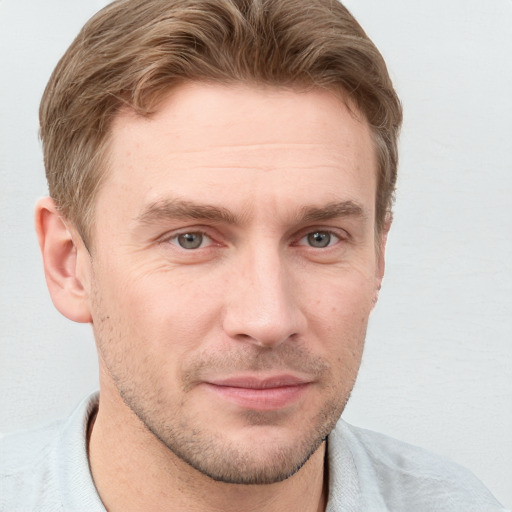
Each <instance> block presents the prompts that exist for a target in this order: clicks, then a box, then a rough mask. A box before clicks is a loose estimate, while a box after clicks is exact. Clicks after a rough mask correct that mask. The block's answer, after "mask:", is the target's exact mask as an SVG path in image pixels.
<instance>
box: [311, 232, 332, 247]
mask: <svg viewBox="0 0 512 512" xmlns="http://www.w3.org/2000/svg"><path fill="white" fill-rule="evenodd" d="M307 240H308V244H309V245H310V246H311V247H320V248H322V247H327V246H328V245H330V243H331V233H329V232H328V231H315V232H313V233H309V235H307Z"/></svg>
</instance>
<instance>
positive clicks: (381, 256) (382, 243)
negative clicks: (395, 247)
mask: <svg viewBox="0 0 512 512" xmlns="http://www.w3.org/2000/svg"><path fill="white" fill-rule="evenodd" d="M392 220H393V217H392V215H391V214H388V215H387V216H386V219H385V221H384V226H383V227H382V231H381V232H380V233H379V234H378V235H377V237H378V238H377V243H378V246H377V265H376V267H375V296H374V298H373V305H374V306H375V304H377V300H378V299H379V291H380V288H381V286H382V279H383V278H384V272H385V270H386V243H387V240H388V233H389V229H390V228H391V222H392Z"/></svg>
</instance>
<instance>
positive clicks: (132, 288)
mask: <svg viewBox="0 0 512 512" xmlns="http://www.w3.org/2000/svg"><path fill="white" fill-rule="evenodd" d="M97 288H100V285H99V283H98V285H97ZM100 289H101V291H102V297H101V299H102V300H101V301H97V302H101V306H100V307H96V308H95V309H96V310H97V314H96V317H97V318H102V317H105V315H106V312H107V311H108V317H109V320H110V321H109V324H110V327H109V330H110V331H112V330H113V329H116V330H117V331H118V332H119V333H122V336H120V337H122V338H123V341H122V343H123V344H124V345H126V346H127V345H135V346H136V347H137V348H138V350H139V351H140V353H141V354H142V353H145V354H148V355H150V354H151V353H154V355H155V357H159V355H160V356H162V355H163V354H165V353H169V352H171V353H172V354H173V355H174V356H178V357H179V354H180V353H184V352H187V351H189V350H193V349H195V348H197V345H198V343H199V341H200V340H201V339H204V338H205V337H206V335H207V333H208V332H209V331H211V329H212V327H213V325H214V324H215V322H218V321H219V320H218V319H219V317H220V315H219V309H220V308H221V304H220V300H221V297H222V296H223V294H222V292H221V291H220V290H219V287H218V286H216V287H212V286H208V283H207V279H200V278H197V279H190V276H182V275H179V273H178V272H158V271H152V272H139V273H137V272H134V271H132V272H130V273H129V274H128V277H126V275H125V274H123V273H119V272H118V273H117V275H116V274H112V273H111V275H110V276H109V278H108V279H107V280H104V281H103V282H102V283H101V288H100ZM213 290H215V291H213ZM118 337H119V336H118Z"/></svg>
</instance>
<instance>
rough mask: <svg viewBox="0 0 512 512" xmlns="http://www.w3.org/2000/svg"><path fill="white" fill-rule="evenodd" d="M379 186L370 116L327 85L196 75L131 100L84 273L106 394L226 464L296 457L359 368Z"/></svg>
mask: <svg viewBox="0 0 512 512" xmlns="http://www.w3.org/2000/svg"><path fill="white" fill-rule="evenodd" d="M375 193H376V160H375V155H374V149H373V145H372V141H371V136H370V131H369V128H368V126H367V124H366V123H365V122H362V121H361V120H357V119H356V118H355V117H354V116H353V115H352V114H351V113H350V112H349V111H348V109H347V107H346V106H345V105H344V104H343V102H342V101H340V100H339V99H337V98H336V97H335V96H334V94H332V93H329V92H326V91H320V90H314V91H310V92H307V93H299V92H293V91H290V90H281V89H275V88H267V89H263V88H259V89H258V88H251V87H245V86H236V87H234V86H233V87H224V86H219V85H210V86H208V85H204V84H203V85H201V84H189V85H186V86H181V87H180V88H178V89H176V90H175V91H173V92H172V93H171V94H170V95H169V96H168V98H167V99H166V100H165V101H164V102H163V104H162V105H161V107H160V108H159V110H158V113H157V114H156V115H154V116H153V117H151V118H149V119H147V118H141V117H137V116H136V115H135V114H133V113H130V112H124V113H122V114H121V115H120V116H119V117H118V118H117V119H116V120H115V122H114V125H113V132H112V142H111V159H110V170H109V174H108V176H107V178H106V180H105V182H104V183H103V185H102V189H101V191H100V193H99V196H98V200H97V207H96V220H95V226H94V229H93V250H92V257H91V266H90V276H89V279H90V280H89V287H90V290H89V291H90V309H91V314H92V318H93V325H94V331H95V336H96V340H97V345H98V351H99V356H100V367H101V370H102V383H101V384H102V388H101V389H102V391H101V392H102V403H105V404H106V403H108V402H109V400H114V401H115V400H117V401H118V402H119V403H122V407H124V408H125V410H126V412H127V414H132V411H133V412H134V413H135V414H136V415H137V416H138V418H139V419H140V420H141V421H142V422H143V423H144V425H145V426H146V427H147V428H148V429H149V430H150V431H151V432H152V433H153V434H154V435H156V436H157V437H158V438H159V439H160V440H161V441H162V442H163V443H164V444H165V445H166V446H167V447H168V448H169V449H170V450H171V451H172V452H174V454H176V455H178V456H179V457H180V458H181V459H182V460H184V461H186V462H187V463H189V464H190V465H191V466H193V467H194V468H196V469H198V470H199V471H201V472H202V473H204V474H206V475H209V476H210V477H212V478H214V479H216V480H221V481H228V482H238V483H269V482H275V481H280V480H282V479H284V478H286V477H288V476H290V475H291V474H293V473H294V472H295V471H296V470H297V469H298V468H299V467H300V466H301V465H302V464H303V463H304V462H305V461H306V460H307V459H308V458H309V457H310V456H311V455H312V453H313V452H315V451H316V449H317V448H318V447H319V446H320V445H321V443H322V441H323V439H324V438H325V437H326V435H327V434H328V433H329V432H330V430H331V429H332V428H333V426H334V424H335V423H336V421H337V420H338V418H339V416H340V414H341V412H342V410H343V408H344V406H345V403H346V401H347V399H348V397H349V394H350V392H351V390H352V387H353V384H354V380H355V378H356V374H357V371H358V368H359V364H360V359H361V353H362V349H363V343H364V337H365V331H366V326H367V321H368V316H369V314H370V311H371V309H372V306H373V302H374V298H375V297H376V291H377V288H378V286H379V283H380V278H381V275H382V270H383V262H382V259H381V257H379V256H378V251H377V248H376V237H375V219H374V215H375V209H374V203H375ZM121 398H122V402H121Z"/></svg>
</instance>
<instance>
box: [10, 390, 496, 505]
mask: <svg viewBox="0 0 512 512" xmlns="http://www.w3.org/2000/svg"><path fill="white" fill-rule="evenodd" d="M97 404H98V395H97V394H95V395H92V396H90V397H88V398H87V399H86V400H84V401H83V402H82V403H81V404H80V405H79V407H78V408H77V409H76V410H75V411H74V413H73V414H72V415H71V416H70V418H69V419H68V420H67V421H65V422H56V423H53V424H51V425H49V426H47V427H44V428H42V429H39V430H36V431H31V432H25V433H20V434H14V435H9V436H6V437H4V438H2V439H1V440H0V511H1V512H21V511H23V512H28V511H30V512H36V511H37V512H50V511H51V512H56V511H63V512H73V511H87V512H105V508H104V506H103V504H102V503H101V500H100V498H99V496H98V493H97V492H96V488H95V487H94V482H93V480H92V476H91V473H90V470H89V462H88V459H87V445H86V442H87V441H86V435H87V425H88V421H89V417H90V415H91V414H92V413H93V412H94V410H95V409H96V407H97ZM327 457H328V467H329V500H328V503H327V509H326V510H327V512H373V511H379V512H382V511H393V512H412V511H414V512H477V511H478V512H498V511H501V512H506V511H505V508H504V507H502V506H501V505H500V504H499V503H498V502H497V501H496V499H495V498H494V497H493V496H492V494H491V493H490V492H489V491H488V490H487V489H486V488H485V487H484V486H483V485H482V483H480V482H479V481H478V480H477V479H476V478H475V477H474V476H473V475H472V474H471V473H470V472H469V471H467V470H465V469H463V468H461V467H460V466H457V465H456V464H453V463H452V462H449V461H447V460H444V459H442V458H441V457H438V456H435V455H432V454H430V453H428V452H426V451H425V450H422V449H420V448H416V447H413V446H411V445H408V444H405V443H402V442H399V441H396V440H394V439H391V438H389V437H386V436H383V435H381V434H377V433H375V432H370V431H368V430H363V429H360V428H356V427H353V426H351V425H349V424H348V423H346V422H345V421H343V420H340V421H339V422H338V424H337V425H336V428H335V429H334V430H333V432H331V434H330V435H329V438H328V443H327Z"/></svg>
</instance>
